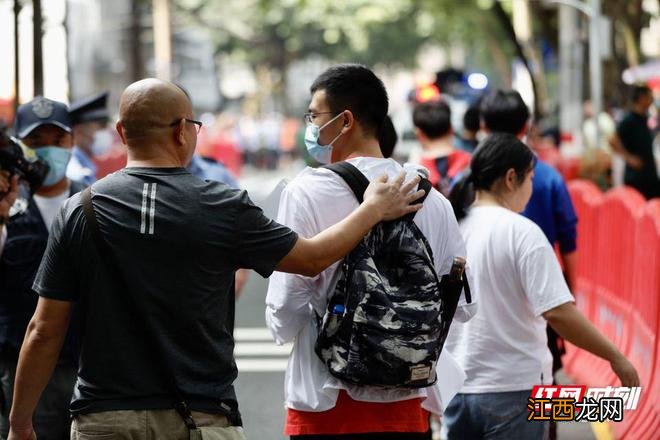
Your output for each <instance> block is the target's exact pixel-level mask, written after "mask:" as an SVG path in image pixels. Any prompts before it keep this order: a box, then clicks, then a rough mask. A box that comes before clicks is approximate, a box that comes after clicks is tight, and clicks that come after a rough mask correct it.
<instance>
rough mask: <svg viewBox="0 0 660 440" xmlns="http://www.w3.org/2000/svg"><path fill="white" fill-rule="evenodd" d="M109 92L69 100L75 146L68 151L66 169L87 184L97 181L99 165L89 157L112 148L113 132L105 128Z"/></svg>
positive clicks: (75, 178) (71, 175) (74, 178)
mask: <svg viewBox="0 0 660 440" xmlns="http://www.w3.org/2000/svg"><path fill="white" fill-rule="evenodd" d="M107 100H108V93H107V92H106V93H101V94H100V95H95V96H92V97H89V98H84V99H81V100H78V101H75V102H73V103H71V106H70V108H69V115H70V118H71V123H72V124H73V125H72V129H73V131H72V132H73V140H74V142H75V146H74V147H73V149H72V150H71V161H69V165H68V167H67V170H66V174H67V177H68V178H69V179H72V180H75V181H78V182H82V183H84V184H85V185H86V186H89V185H91V184H92V183H94V182H96V174H97V173H98V167H97V166H96V164H95V163H94V161H93V160H92V158H93V157H95V156H102V155H104V154H106V153H107V152H108V151H109V150H110V148H112V142H113V135H112V133H111V132H110V130H109V129H108V126H107V125H108V119H109V115H108V111H107V109H106V107H107V106H106V102H107Z"/></svg>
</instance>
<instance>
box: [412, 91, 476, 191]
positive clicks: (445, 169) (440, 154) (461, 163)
mask: <svg viewBox="0 0 660 440" xmlns="http://www.w3.org/2000/svg"><path fill="white" fill-rule="evenodd" d="M413 124H414V125H415V135H416V136H417V140H418V141H419V143H420V144H421V145H422V149H423V153H422V158H421V161H420V162H421V165H422V166H424V167H425V168H426V169H427V170H429V180H430V181H431V183H432V184H433V186H434V187H435V189H437V190H438V191H440V192H441V193H442V194H444V195H445V196H446V195H448V194H449V191H450V190H451V187H452V186H453V184H454V182H455V180H456V179H457V177H459V176H460V173H461V172H462V171H463V170H464V169H465V168H466V167H467V166H468V165H469V164H470V154H469V153H466V152H465V151H463V150H459V149H457V148H455V147H454V133H453V130H452V126H451V110H450V108H449V106H448V105H447V103H445V102H444V101H442V100H433V101H427V102H423V103H421V104H417V105H416V106H415V108H414V109H413Z"/></svg>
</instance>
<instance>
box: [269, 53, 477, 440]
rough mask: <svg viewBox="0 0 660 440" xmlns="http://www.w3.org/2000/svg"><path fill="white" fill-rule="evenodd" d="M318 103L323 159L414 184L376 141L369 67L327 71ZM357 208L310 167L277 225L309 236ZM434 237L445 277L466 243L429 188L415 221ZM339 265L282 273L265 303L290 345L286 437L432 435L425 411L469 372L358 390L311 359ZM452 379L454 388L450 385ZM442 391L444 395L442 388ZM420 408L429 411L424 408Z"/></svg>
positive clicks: (318, 146) (311, 144)
mask: <svg viewBox="0 0 660 440" xmlns="http://www.w3.org/2000/svg"><path fill="white" fill-rule="evenodd" d="M311 93H312V100H311V103H310V105H309V112H308V113H307V114H306V115H305V117H306V120H307V122H308V124H309V125H308V128H307V132H306V136H305V143H306V145H307V149H308V151H309V152H310V154H311V155H312V156H313V157H314V158H315V159H316V160H317V161H318V162H320V163H323V164H326V163H331V162H332V163H334V162H340V161H348V162H350V163H351V164H353V165H354V166H356V167H357V168H358V169H359V170H360V171H362V173H363V174H365V176H366V177H367V178H368V179H369V180H373V179H375V178H378V177H379V176H381V175H383V174H387V175H388V176H389V177H390V178H392V177H394V176H396V175H398V174H399V173H401V172H402V171H405V172H406V174H407V179H411V178H414V177H415V176H416V175H417V174H418V171H417V169H416V168H415V167H413V166H411V167H408V166H406V167H402V166H401V165H399V164H398V163H397V162H395V161H394V160H392V159H385V158H383V156H382V154H381V150H380V146H379V142H378V139H377V133H378V129H379V127H380V125H381V123H382V121H383V120H384V118H385V116H386V115H387V107H388V98H387V92H386V91H385V87H384V86H383V83H382V82H381V81H380V79H378V78H377V77H376V76H375V75H374V74H373V72H371V71H370V70H369V69H367V68H366V67H364V66H360V65H354V64H347V65H339V66H335V67H332V68H330V69H328V70H327V71H326V72H324V73H323V74H322V75H321V76H319V77H318V78H317V79H316V81H315V82H314V84H313V85H312V87H311ZM357 206H358V202H357V200H356V199H355V196H354V195H353V192H352V191H351V190H350V189H349V187H348V185H347V184H346V183H344V181H343V180H342V179H341V178H340V177H339V176H338V175H336V174H335V173H333V172H332V171H330V170H327V169H323V168H319V169H313V168H306V169H305V170H303V171H302V172H301V173H300V174H299V175H298V176H297V177H296V178H295V179H294V180H293V181H292V182H291V183H290V184H289V185H288V186H287V187H286V188H285V190H284V192H283V194H282V196H281V200H280V207H279V214H278V221H279V222H280V223H282V224H285V225H287V226H289V227H290V228H292V229H293V230H294V231H296V232H297V233H298V234H300V235H301V236H304V237H307V236H312V235H314V234H316V233H318V232H320V231H322V230H324V229H326V228H328V227H330V226H332V225H333V224H335V223H337V222H338V221H340V220H341V219H343V218H344V217H346V216H347V215H348V214H350V213H351V212H352V211H353V210H354V209H355V208H357ZM414 221H415V223H416V224H417V226H418V227H419V228H420V230H421V231H422V233H423V234H424V235H425V237H426V238H427V240H428V242H429V244H430V246H431V248H432V250H433V257H434V264H435V267H436V271H437V273H438V276H442V275H444V274H447V273H448V272H449V269H450V267H451V265H452V261H453V258H454V257H455V256H464V255H465V245H464V243H463V240H462V238H461V237H460V232H459V230H458V225H457V223H456V219H455V218H454V215H453V213H452V209H451V205H450V204H449V202H448V201H447V200H446V199H445V198H444V197H443V196H441V195H440V194H439V193H438V192H437V191H435V190H432V192H431V193H430V194H429V196H428V197H427V198H426V200H425V202H424V206H423V208H422V209H421V210H420V211H419V212H418V213H417V215H416V216H415V218H414ZM339 267H340V265H339V263H336V264H334V265H333V266H331V267H330V268H328V269H327V270H326V271H324V272H322V273H321V274H320V275H318V276H316V277H314V278H309V277H303V276H298V275H289V274H285V273H280V272H275V273H274V274H273V275H272V276H271V278H270V284H269V288H268V295H267V298H266V321H267V324H268V327H269V328H270V330H271V332H272V334H273V336H274V337H275V340H276V341H277V342H278V343H280V344H283V343H287V342H291V341H293V343H294V347H293V352H292V353H291V357H290V359H289V365H288V367H287V371H286V377H285V400H286V402H285V403H286V407H287V419H286V424H285V434H287V435H290V436H291V438H292V439H314V438H318V437H317V436H331V437H322V438H338V439H339V438H351V439H362V438H378V439H397V438H406V439H416V438H419V439H423V438H428V431H429V427H428V412H427V410H428V411H430V412H433V413H436V414H441V411H442V409H443V408H444V406H446V405H447V404H448V403H449V400H450V399H451V397H452V395H453V393H455V392H456V390H457V389H458V388H459V387H460V384H461V383H462V380H463V377H464V376H463V372H462V371H460V369H457V368H456V366H455V363H454V362H453V360H452V359H450V358H447V357H446V356H447V355H446V354H443V355H442V356H441V358H440V362H439V365H438V369H443V374H442V375H440V374H439V375H438V376H439V377H440V379H439V381H440V382H441V383H440V384H439V385H436V386H432V387H429V388H425V389H420V390H411V389H382V388H373V387H366V386H354V385H350V384H348V383H344V382H342V381H341V380H339V379H337V378H335V377H333V376H332V375H331V374H330V373H329V372H328V370H327V368H326V366H325V365H324V364H323V363H322V362H321V360H320V359H318V358H317V356H316V354H315V353H314V343H315V341H316V336H317V332H318V329H317V324H316V317H315V313H314V311H316V313H318V314H320V315H322V314H323V311H324V309H325V308H326V305H327V301H328V294H329V293H331V292H332V289H333V288H334V286H335V283H336V280H337V277H338V275H339V271H338V269H339ZM475 311H476V302H475V301H474V299H473V302H472V304H469V305H468V304H466V302H465V298H464V297H463V296H461V300H460V302H459V308H458V310H457V312H456V318H457V319H458V320H462V321H465V320H468V319H470V317H471V316H472V315H473V314H474V312H475ZM451 382H455V383H454V386H453V392H452V390H451V389H452V386H451ZM443 387H444V389H442V388H443ZM422 406H423V407H424V408H422Z"/></svg>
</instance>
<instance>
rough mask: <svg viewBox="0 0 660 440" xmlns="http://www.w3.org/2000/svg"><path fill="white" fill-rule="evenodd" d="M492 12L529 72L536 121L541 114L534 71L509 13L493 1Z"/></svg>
mask: <svg viewBox="0 0 660 440" xmlns="http://www.w3.org/2000/svg"><path fill="white" fill-rule="evenodd" d="M493 12H494V13H495V17H496V18H497V20H498V22H499V23H500V24H501V25H502V27H503V28H504V31H505V33H506V35H507V36H508V37H509V40H510V41H511V43H513V46H514V48H515V51H516V56H517V57H518V58H520V60H521V61H522V62H523V64H524V65H525V67H526V68H527V71H528V72H529V76H530V78H531V80H532V89H533V91H534V119H535V120H537V121H538V120H539V119H541V117H542V115H543V114H542V112H541V108H540V106H539V93H538V84H537V81H536V76H535V74H534V71H533V70H532V68H531V66H530V62H529V60H528V58H527V56H526V55H525V51H524V50H523V46H522V44H520V42H519V41H518V39H517V38H516V32H515V30H514V29H513V23H511V19H510V18H509V15H508V14H507V13H506V11H505V10H504V8H503V7H502V4H501V3H500V2H495V3H493Z"/></svg>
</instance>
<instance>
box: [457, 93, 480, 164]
mask: <svg viewBox="0 0 660 440" xmlns="http://www.w3.org/2000/svg"><path fill="white" fill-rule="evenodd" d="M480 125H481V121H480V116H479V106H478V105H477V104H473V105H471V106H470V107H468V109H467V110H465V113H464V114H463V131H462V132H461V134H460V135H456V146H457V147H458V148H460V149H461V150H463V151H467V152H468V153H473V152H474V150H475V149H476V148H477V144H479V141H478V140H477V133H479V127H480Z"/></svg>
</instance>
